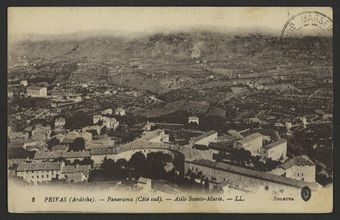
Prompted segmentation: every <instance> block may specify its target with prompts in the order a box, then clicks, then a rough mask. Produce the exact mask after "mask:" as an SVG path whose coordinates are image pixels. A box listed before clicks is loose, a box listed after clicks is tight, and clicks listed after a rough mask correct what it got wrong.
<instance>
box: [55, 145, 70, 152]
mask: <svg viewBox="0 0 340 220" xmlns="http://www.w3.org/2000/svg"><path fill="white" fill-rule="evenodd" d="M68 148H69V146H68V145H66V144H58V145H55V146H52V147H51V151H61V152H66V151H67V150H68Z"/></svg>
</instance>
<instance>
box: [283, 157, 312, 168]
mask: <svg viewBox="0 0 340 220" xmlns="http://www.w3.org/2000/svg"><path fill="white" fill-rule="evenodd" d="M314 165H315V164H314V163H313V162H312V161H311V160H310V159H309V158H308V157H307V156H306V155H300V156H297V157H294V158H291V159H289V160H288V161H287V162H285V163H283V164H281V165H280V166H279V167H281V168H283V169H285V170H286V169H289V168H291V167H293V166H314Z"/></svg>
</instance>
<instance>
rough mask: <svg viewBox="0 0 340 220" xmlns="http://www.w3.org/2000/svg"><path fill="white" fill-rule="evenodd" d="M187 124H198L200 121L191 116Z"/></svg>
mask: <svg viewBox="0 0 340 220" xmlns="http://www.w3.org/2000/svg"><path fill="white" fill-rule="evenodd" d="M188 123H189V124H190V123H196V124H198V125H199V124H200V120H199V118H198V117H196V116H191V117H189V118H188Z"/></svg>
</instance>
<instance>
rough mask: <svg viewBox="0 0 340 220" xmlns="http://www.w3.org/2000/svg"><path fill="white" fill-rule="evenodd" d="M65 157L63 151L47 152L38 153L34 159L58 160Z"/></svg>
mask: <svg viewBox="0 0 340 220" xmlns="http://www.w3.org/2000/svg"><path fill="white" fill-rule="evenodd" d="M62 156H63V152H61V151H45V152H36V153H35V155H34V159H35V160H37V159H56V158H59V157H62Z"/></svg>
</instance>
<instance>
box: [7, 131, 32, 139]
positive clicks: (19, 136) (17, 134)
mask: <svg viewBox="0 0 340 220" xmlns="http://www.w3.org/2000/svg"><path fill="white" fill-rule="evenodd" d="M28 138H29V133H27V132H10V133H9V139H10V140H11V141H13V140H26V139H28Z"/></svg>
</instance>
